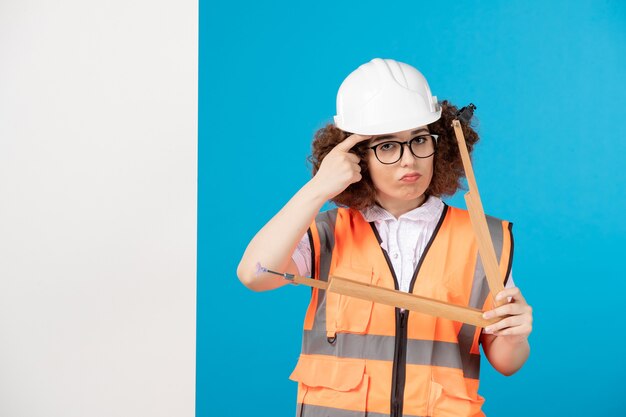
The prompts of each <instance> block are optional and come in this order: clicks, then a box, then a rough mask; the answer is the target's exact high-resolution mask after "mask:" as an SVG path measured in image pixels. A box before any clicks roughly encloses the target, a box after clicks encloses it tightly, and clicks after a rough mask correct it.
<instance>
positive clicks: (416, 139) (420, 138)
mask: <svg viewBox="0 0 626 417" xmlns="http://www.w3.org/2000/svg"><path fill="white" fill-rule="evenodd" d="M428 139H430V137H429V136H416V137H414V138H413V139H411V142H413V143H415V144H417V145H422V144H424V143H426V142H428Z"/></svg>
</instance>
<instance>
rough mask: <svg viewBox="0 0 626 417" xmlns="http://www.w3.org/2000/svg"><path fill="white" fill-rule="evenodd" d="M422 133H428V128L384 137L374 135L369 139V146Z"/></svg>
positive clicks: (423, 127) (419, 128)
mask: <svg viewBox="0 0 626 417" xmlns="http://www.w3.org/2000/svg"><path fill="white" fill-rule="evenodd" d="M422 133H429V131H428V126H421V127H418V128H416V129H409V130H402V131H400V132H395V133H389V134H384V135H375V136H374V137H372V139H370V144H374V143H376V142H380V141H382V140H385V139H390V140H396V139H403V138H406V137H407V136H413V135H417V134H422Z"/></svg>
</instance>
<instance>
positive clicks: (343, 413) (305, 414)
mask: <svg viewBox="0 0 626 417" xmlns="http://www.w3.org/2000/svg"><path fill="white" fill-rule="evenodd" d="M402 416H403V417H422V416H414V415H409V414H406V413H402ZM296 417H389V414H382V413H372V412H371V411H352V410H342V409H340V408H332V407H322V406H320V405H311V404H298V410H297V413H296Z"/></svg>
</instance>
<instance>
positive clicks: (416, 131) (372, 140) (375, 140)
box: [370, 128, 428, 145]
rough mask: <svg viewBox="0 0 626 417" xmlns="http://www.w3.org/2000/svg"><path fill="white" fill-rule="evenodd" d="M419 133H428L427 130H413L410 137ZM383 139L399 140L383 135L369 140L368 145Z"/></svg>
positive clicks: (395, 137) (392, 136)
mask: <svg viewBox="0 0 626 417" xmlns="http://www.w3.org/2000/svg"><path fill="white" fill-rule="evenodd" d="M419 132H424V133H428V130H427V129H424V128H422V129H415V130H413V131H411V135H414V134H416V133H419ZM383 139H399V138H398V137H397V136H394V135H383V136H379V137H377V138H374V139H371V140H370V145H371V144H373V143H374V142H377V141H379V140H383Z"/></svg>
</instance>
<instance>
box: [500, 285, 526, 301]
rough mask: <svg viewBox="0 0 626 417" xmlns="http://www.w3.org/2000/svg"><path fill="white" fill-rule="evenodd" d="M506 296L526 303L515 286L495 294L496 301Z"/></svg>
mask: <svg viewBox="0 0 626 417" xmlns="http://www.w3.org/2000/svg"><path fill="white" fill-rule="evenodd" d="M506 297H511V298H512V299H513V300H516V301H519V302H521V303H524V304H525V303H526V299H525V298H524V296H523V295H522V292H521V291H520V289H519V288H517V287H512V288H505V289H504V290H502V291H500V292H499V293H498V294H497V295H496V301H500V300H504V299H505V298H506Z"/></svg>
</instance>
